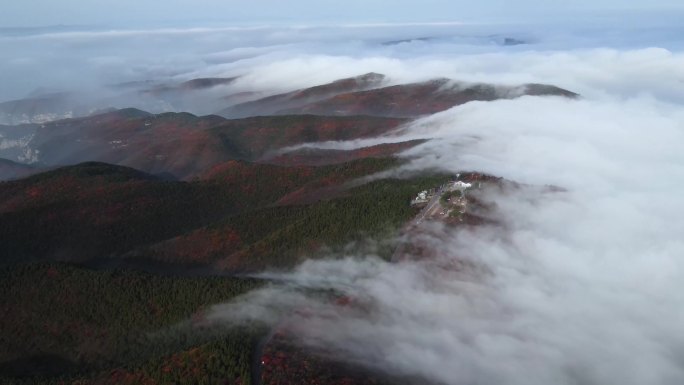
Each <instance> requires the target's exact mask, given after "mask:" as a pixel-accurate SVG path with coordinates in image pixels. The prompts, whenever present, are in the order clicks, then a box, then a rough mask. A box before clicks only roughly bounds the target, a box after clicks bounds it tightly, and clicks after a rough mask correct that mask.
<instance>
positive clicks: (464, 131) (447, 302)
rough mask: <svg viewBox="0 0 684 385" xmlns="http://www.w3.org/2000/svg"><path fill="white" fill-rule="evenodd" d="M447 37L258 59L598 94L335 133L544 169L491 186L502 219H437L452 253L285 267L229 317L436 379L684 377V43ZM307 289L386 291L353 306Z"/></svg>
mask: <svg viewBox="0 0 684 385" xmlns="http://www.w3.org/2000/svg"><path fill="white" fill-rule="evenodd" d="M411 44H419V45H420V44H424V43H411ZM427 44H429V43H427ZM435 44H437V47H439V43H435ZM442 48H443V47H442ZM442 48H435V51H436V52H440V53H442V54H441V55H440V54H435V55H430V54H426V55H425V56H420V55H418V56H415V57H401V58H397V57H387V56H383V55H377V56H370V57H347V56H345V57H330V56H315V57H296V58H292V59H288V60H285V61H280V62H274V63H273V64H270V65H265V66H262V67H257V68H256V69H255V72H254V73H255V74H261V75H260V76H256V77H255V81H256V79H257V78H259V79H264V78H268V74H271V73H272V74H275V73H277V70H275V69H276V68H287V69H289V70H290V71H292V73H296V71H297V68H301V67H303V66H308V67H307V68H338V67H337V65H340V67H342V68H353V69H354V70H355V71H356V72H363V71H367V70H375V71H378V72H384V73H387V74H388V75H390V77H392V78H394V79H401V80H402V81H404V80H408V79H415V80H418V78H421V77H426V76H429V75H434V76H449V77H453V78H457V79H460V80H465V81H487V82H494V83H500V84H516V83H522V82H544V83H551V84H555V85H559V86H561V87H564V88H567V89H570V90H572V91H575V92H578V93H580V94H581V95H582V97H581V98H579V99H577V100H571V99H566V98H559V97H522V98H519V99H516V100H502V101H496V102H474V103H468V104H465V105H462V106H458V107H455V108H452V109H450V110H448V111H445V112H442V113H438V114H435V115H433V116H429V117H425V118H422V119H419V120H417V121H415V122H412V123H410V124H408V125H407V126H405V127H403V128H402V129H401V130H400V131H399V132H396V133H393V134H392V135H389V136H388V137H386V138H378V139H371V140H365V141H354V142H344V143H324V144H320V146H321V147H325V148H343V149H349V148H356V147H362V146H365V145H371V144H376V143H378V142H383V141H390V140H391V141H401V140H409V139H415V138H425V139H430V140H428V141H427V142H425V143H424V144H421V145H419V146H417V147H415V148H413V149H411V150H409V151H407V152H405V153H404V154H403V156H404V157H406V159H407V160H408V163H407V164H406V165H405V166H403V168H402V170H398V171H409V172H416V171H425V170H445V171H449V172H454V173H456V172H458V171H461V170H476V171H481V172H485V173H489V174H492V175H496V176H501V177H504V178H506V179H508V180H512V181H516V182H521V183H524V184H526V185H527V187H522V188H520V189H513V190H506V191H505V192H501V191H498V190H497V191H486V192H485V193H484V194H485V199H486V200H488V201H490V202H495V204H496V210H495V212H496V214H495V216H496V219H497V220H498V221H499V223H498V224H497V225H484V226H481V227H478V228H476V229H470V228H469V229H463V228H461V229H453V228H448V227H444V226H441V225H438V224H433V225H432V226H431V228H430V231H429V232H428V234H424V233H423V234H421V235H420V237H422V239H421V242H423V243H425V242H428V244H430V245H431V247H432V248H433V249H434V251H435V252H434V254H435V255H437V256H436V257H434V258H431V259H429V260H421V261H413V262H409V261H405V262H401V263H389V262H384V261H381V260H379V259H378V258H376V257H373V256H368V255H351V256H349V257H348V258H345V259H342V260H324V261H310V262H307V263H305V264H303V265H302V266H300V267H299V268H297V269H296V270H294V271H293V272H289V273H277V274H276V273H274V274H270V275H267V276H270V277H275V278H278V281H281V282H284V283H281V284H274V285H272V286H269V287H268V288H266V289H263V290H259V291H256V292H253V293H250V294H248V295H247V296H246V297H245V298H243V299H242V300H240V301H238V302H236V303H232V304H226V305H221V306H218V307H216V308H215V309H214V317H215V318H217V319H222V320H228V321H235V320H236V319H237V320H261V321H266V322H271V323H272V324H273V325H275V326H277V327H286V328H287V329H288V330H290V331H292V332H293V333H294V334H295V335H296V336H297V337H298V339H299V341H300V342H302V343H303V344H306V345H309V346H313V347H319V348H325V349H332V350H333V351H335V352H337V353H338V354H339V355H340V356H342V357H345V358H346V359H348V360H351V361H355V362H361V363H364V364H366V365H370V366H373V367H376V368H379V369H382V370H385V371H388V372H391V373H400V374H406V375H413V376H419V377H422V378H425V379H427V380H429V381H432V382H435V383H443V384H454V385H458V384H487V385H488V384H540V385H541V384H549V383H554V384H568V385H570V384H592V385H593V384H597V385H598V384H616V383H619V384H634V385H637V384H673V385H674V384H681V383H683V382H684V333H682V326H681V325H682V322H683V321H684V294H683V293H684V291H683V289H684V287H683V286H682V282H684V238H682V234H684V221H682V220H681V218H682V217H683V216H684V199H682V197H684V155H682V152H681V146H682V143H684V112H683V111H684V110H682V103H683V102H684V88H683V87H682V79H684V70H683V68H684V66H682V64H684V55H682V53H681V52H680V51H678V50H676V49H666V48H663V47H662V46H659V45H657V44H654V45H653V46H652V47H633V48H631V47H628V48H625V47H618V48H616V47H610V46H597V47H591V48H588V47H582V48H573V49H566V50H563V49H560V48H559V47H554V48H553V49H548V50H547V49H540V50H535V49H534V46H530V47H526V48H524V49H517V48H516V49H514V50H507V48H504V47H499V48H496V49H490V52H469V53H463V52H461V53H459V54H455V55H451V54H443V51H442ZM422 49H423V47H421V48H419V50H422ZM279 66H285V67H279ZM261 71H263V72H261ZM339 75H342V74H341V73H340V74H336V75H335V76H339ZM274 76H275V75H274ZM312 146H316V145H315V144H314V145H312ZM397 175H401V173H398V174H397ZM534 186H537V187H541V186H555V187H559V188H560V189H557V190H553V191H555V192H549V190H548V189H541V188H535V187H534ZM426 237H427V239H425V238H426ZM302 287H304V288H313V289H334V290H337V291H339V292H341V293H344V294H346V295H348V296H349V297H351V298H357V299H359V301H361V302H363V303H366V304H370V305H368V306H362V307H363V310H359V309H357V308H355V307H353V306H352V307H351V308H346V307H340V306H336V305H334V304H331V303H329V301H327V300H322V299H320V298H319V297H318V296H317V295H314V294H310V293H309V292H307V291H303V290H301V289H302ZM298 309H299V310H298ZM301 309H306V310H305V311H301ZM283 323H285V324H286V326H283Z"/></svg>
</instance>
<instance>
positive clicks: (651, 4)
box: [0, 0, 684, 28]
mask: <svg viewBox="0 0 684 385" xmlns="http://www.w3.org/2000/svg"><path fill="white" fill-rule="evenodd" d="M682 9H684V5H683V4H682V3H681V2H680V1H675V0H653V1H634V0H632V1H629V0H627V1H621V0H595V1H591V0H574V1H565V0H551V1H548V0H518V1H507V0H488V1H476V2H474V1H465V0H423V1H409V0H394V1H388V0H370V1H369V0H348V1H343V2H340V1H331V0H324V1H320V0H319V1H314V0H294V1H287V2H283V1H280V0H251V1H250V0H228V1H226V0H202V1H191V0H167V1H163V2H153V1H149V0H147V1H134V0H99V1H90V0H60V1H54V0H24V1H20V2H7V4H3V10H2V13H1V14H0V26H3V27H35V26H46V25H87V26H108V27H117V28H123V27H131V26H135V27H142V26H148V27H149V26H159V25H167V26H168V25H175V26H180V25H198V24H206V23H243V24H244V23H273V22H283V23H289V22H302V23H317V22H318V23H321V22H330V21H339V22H371V21H374V22H383V21H384V22H397V21H444V20H461V21H471V22H474V21H478V20H479V21H492V20H509V21H510V20H511V19H528V20H529V19H534V18H537V17H550V18H556V17H572V16H573V15H584V16H587V15H592V14H593V15H594V16H595V15H597V14H606V15H610V14H611V13H615V12H617V11H639V12H643V11H654V10H680V11H681V10H682Z"/></svg>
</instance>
